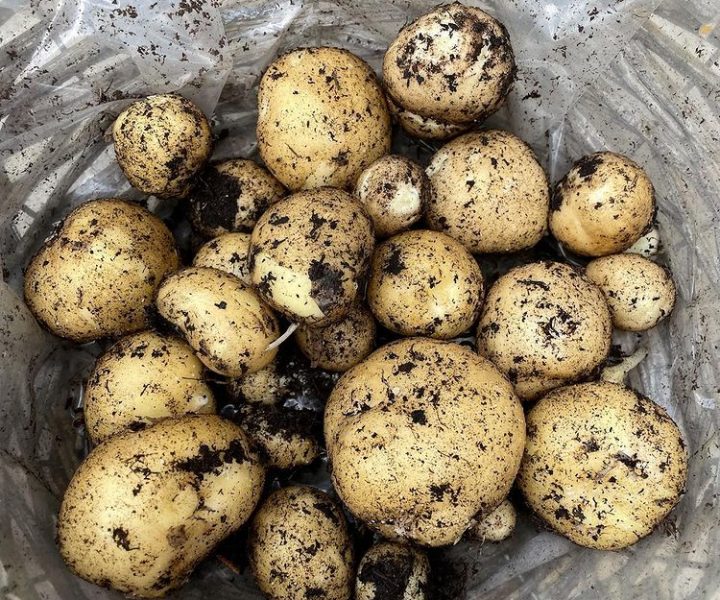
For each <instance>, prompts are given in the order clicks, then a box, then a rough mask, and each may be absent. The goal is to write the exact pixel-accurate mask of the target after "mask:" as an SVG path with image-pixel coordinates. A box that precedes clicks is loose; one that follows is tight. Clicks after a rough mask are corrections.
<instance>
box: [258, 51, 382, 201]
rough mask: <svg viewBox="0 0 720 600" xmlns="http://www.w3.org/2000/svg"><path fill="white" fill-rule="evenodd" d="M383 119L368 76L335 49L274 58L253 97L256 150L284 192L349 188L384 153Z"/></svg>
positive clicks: (376, 86) (378, 92) (376, 87)
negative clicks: (255, 122) (256, 95)
mask: <svg viewBox="0 0 720 600" xmlns="http://www.w3.org/2000/svg"><path fill="white" fill-rule="evenodd" d="M390 134H391V124H390V113H389V112H388V108H387V104H386V102H385V94H384V93H383V90H382V88H381V86H380V83H379V82H378V81H377V78H376V77H375V73H374V72H373V70H372V69H371V68H370V66H369V65H368V64H367V63H366V62H365V61H363V60H362V59H361V58H359V57H357V56H355V55H354V54H352V53H351V52H348V51H347V50H343V49H341V48H300V49H298V50H293V51H291V52H288V53H287V54H283V55H282V56H280V57H278V58H277V59H275V61H274V62H273V63H272V64H271V65H270V66H269V67H268V69H267V71H266V72H265V74H264V75H263V78H262V80H261V81H260V89H259V91H258V123H257V140H258V150H259V152H260V156H261V157H262V159H263V161H264V162H265V164H266V165H267V167H268V169H270V171H272V172H273V174H274V175H275V177H277V178H278V179H279V180H280V181H281V182H282V183H283V184H284V185H286V186H287V187H288V188H290V189H291V190H293V191H295V190H300V189H312V188H317V187H323V186H332V187H338V188H348V189H352V186H353V185H354V184H355V181H356V180H357V178H358V175H360V173H361V172H362V171H363V169H365V167H367V166H368V165H369V164H370V163H372V162H373V161H375V160H377V159H378V158H380V157H381V156H383V155H385V154H387V153H388V152H389V151H390Z"/></svg>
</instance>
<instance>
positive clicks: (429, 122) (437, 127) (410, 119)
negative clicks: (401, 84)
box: [387, 96, 473, 140]
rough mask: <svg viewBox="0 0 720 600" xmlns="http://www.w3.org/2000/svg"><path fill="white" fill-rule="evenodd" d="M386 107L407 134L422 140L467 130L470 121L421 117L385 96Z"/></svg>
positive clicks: (442, 138)
mask: <svg viewBox="0 0 720 600" xmlns="http://www.w3.org/2000/svg"><path fill="white" fill-rule="evenodd" d="M387 102H388V108H389V109H390V114H391V115H392V116H393V119H394V120H395V121H396V122H397V123H398V125H400V127H402V128H403V129H404V130H405V132H406V133H408V134H409V135H411V136H413V137H416V138H420V139H422V140H446V139H448V138H451V137H454V136H456V135H459V134H461V133H462V132H463V131H467V130H468V129H470V127H472V125H473V124H472V123H460V124H459V123H446V122H445V121H442V120H440V119H433V118H432V117H423V116H422V115H418V114H416V113H414V112H412V111H411V110H407V109H405V108H403V107H402V106H400V105H398V104H397V103H396V102H394V101H393V99H392V98H391V97H390V96H387Z"/></svg>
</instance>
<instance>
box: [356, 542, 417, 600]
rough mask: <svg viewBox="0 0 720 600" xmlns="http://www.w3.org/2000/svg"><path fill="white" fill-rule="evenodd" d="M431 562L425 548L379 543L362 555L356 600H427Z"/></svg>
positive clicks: (357, 579)
mask: <svg viewBox="0 0 720 600" xmlns="http://www.w3.org/2000/svg"><path fill="white" fill-rule="evenodd" d="M429 576H430V562H429V561H428V558H427V556H426V555H425V553H424V552H423V551H422V550H419V549H417V548H413V547H412V546H406V545H403V544H395V543H393V542H379V543H377V544H375V545H374V546H372V547H371V548H370V549H369V550H368V551H367V552H366V553H365V556H363V558H362V560H361V561H360V565H359V566H358V572H357V578H356V580H355V600H381V599H383V598H387V597H389V596H390V595H391V596H392V599H393V600H426V598H427V588H428V579H429Z"/></svg>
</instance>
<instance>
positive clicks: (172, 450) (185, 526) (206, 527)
mask: <svg viewBox="0 0 720 600" xmlns="http://www.w3.org/2000/svg"><path fill="white" fill-rule="evenodd" d="M264 479H265V472H264V469H263V468H262V466H260V464H259V463H258V461H257V459H256V457H255V455H254V454H253V453H252V451H251V449H250V447H249V444H248V441H247V439H246V437H245V434H244V433H243V431H242V429H240V428H239V427H237V426H236V425H233V424H232V423H230V422H229V421H225V420H224V419H221V418H220V417H217V416H214V415H196V416H188V417H181V418H179V419H168V420H166V421H163V422H161V423H158V424H157V425H154V426H152V427H150V428H148V429H146V430H144V431H140V432H138V433H124V434H120V435H117V436H115V437H113V438H111V439H110V440H108V441H107V442H105V443H104V444H101V445H100V446H98V447H97V448H95V449H94V450H93V451H92V452H91V453H90V455H89V456H88V457H87V458H86V459H85V461H84V462H83V463H82V464H81V465H80V468H79V469H78V470H77V471H76V472H75V475H74V476H73V478H72V481H71V482H70V485H69V486H68V488H67V490H66V492H65V497H64V498H63V502H62V506H61V507H60V516H59V517H58V543H59V545H60V553H61V554H62V557H63V558H64V559H65V562H66V563H67V564H68V566H69V567H70V568H71V569H72V570H73V571H74V572H75V573H76V574H77V575H79V576H80V577H82V578H83V579H86V580H88V581H91V582H93V583H96V584H97V585H100V586H103V587H112V588H114V589H116V590H118V591H120V592H123V593H125V594H131V595H133V596H138V597H141V598H159V597H161V596H164V595H165V594H167V592H168V591H170V590H172V589H174V588H177V587H179V586H180V585H182V584H183V583H185V581H186V580H187V578H188V576H189V575H190V573H191V572H192V570H193V569H194V568H195V566H196V565H197V564H198V563H199V562H200V561H202V560H203V559H204V558H205V557H207V555H208V554H209V553H210V552H211V551H212V549H213V547H214V546H215V545H216V544H217V543H218V542H220V541H221V540H223V539H224V538H226V537H227V536H228V535H229V534H231V533H232V532H233V531H235V530H236V529H238V528H239V527H240V526H241V525H242V524H243V523H245V521H246V520H247V519H248V518H249V517H250V515H251V514H252V512H253V510H254V509H255V505H256V504H257V502H258V500H259V499H260V494H261V492H262V489H263V483H264Z"/></svg>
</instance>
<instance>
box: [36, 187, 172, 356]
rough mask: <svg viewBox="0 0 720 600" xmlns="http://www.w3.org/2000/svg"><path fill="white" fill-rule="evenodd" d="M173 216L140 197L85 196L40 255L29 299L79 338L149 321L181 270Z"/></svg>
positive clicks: (51, 325)
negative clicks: (164, 287) (166, 284)
mask: <svg viewBox="0 0 720 600" xmlns="http://www.w3.org/2000/svg"><path fill="white" fill-rule="evenodd" d="M178 264H179V259H178V253H177V250H176V248H175V241H174V240H173V236H172V234H171V233H170V231H169V230H168V228H167V227H166V226H165V224H164V223H163V222H162V221H161V220H160V219H158V218H157V217H156V216H154V215H153V214H152V213H150V212H149V211H148V210H147V209H145V208H143V207H142V206H139V205H137V204H131V203H129V202H125V201H123V200H117V199H107V200H93V201H91V202H86V203H85V204H81V205H80V206H78V207H77V208H76V209H75V210H73V211H72V212H71V213H70V214H69V215H68V216H67V217H66V218H65V220H64V221H63V223H62V226H61V227H60V229H59V230H58V231H57V233H55V234H54V235H53V236H52V237H51V238H50V239H49V240H48V241H47V242H46V243H45V245H44V246H43V247H42V248H41V249H40V250H39V251H38V252H37V253H36V254H35V256H33V258H32V260H31V261H30V264H29V265H28V267H27V270H26V271H25V302H26V304H27V305H28V307H29V308H30V310H31V311H32V312H33V314H34V315H35V317H36V318H37V320H38V321H40V323H41V324H42V325H44V326H45V327H47V328H48V329H49V330H50V331H51V332H52V333H54V334H55V335H58V336H60V337H64V338H68V339H71V340H73V341H75V342H89V341H92V340H96V339H99V338H103V337H115V336H121V335H125V334H128V333H132V332H135V331H139V330H140V329H144V328H146V327H147V326H148V324H149V317H150V314H151V311H152V303H153V297H154V295H155V291H156V290H157V287H158V285H160V281H161V280H162V279H163V277H165V276H166V275H168V274H169V273H172V272H174V271H176V270H177V268H178Z"/></svg>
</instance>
